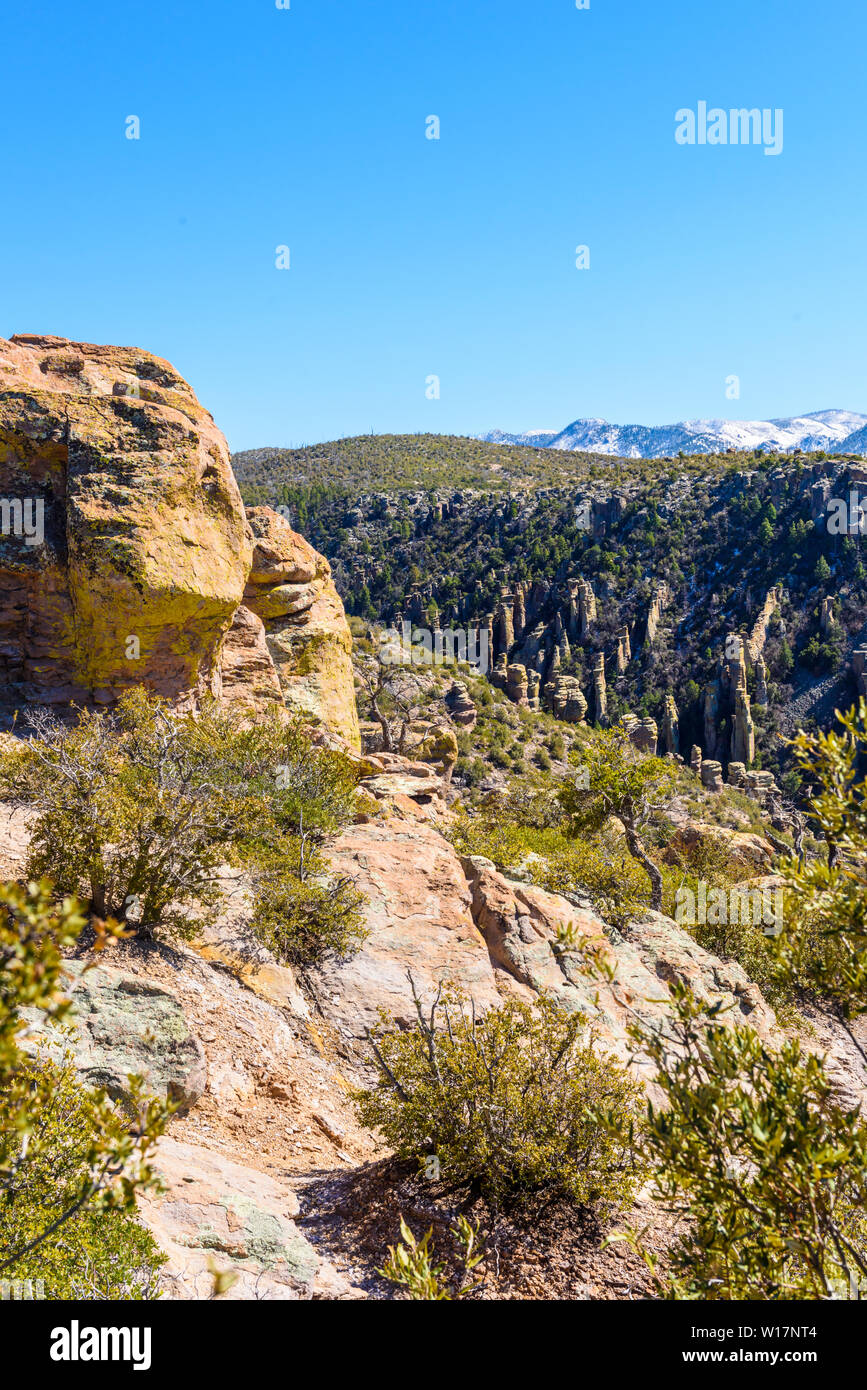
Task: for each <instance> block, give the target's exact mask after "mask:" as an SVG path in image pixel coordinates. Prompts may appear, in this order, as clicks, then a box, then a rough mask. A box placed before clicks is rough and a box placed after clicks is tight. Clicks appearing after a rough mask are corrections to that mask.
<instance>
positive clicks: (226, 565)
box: [0, 335, 251, 703]
mask: <svg viewBox="0 0 867 1390" xmlns="http://www.w3.org/2000/svg"><path fill="white" fill-rule="evenodd" d="M0 495H2V496H3V497H6V498H19V499H22V500H23V499H31V500H32V503H33V505H34V506H35V507H37V508H41V509H42V510H43V515H44V543H43V544H41V545H39V544H36V545H29V544H28V543H27V540H26V538H22V537H19V536H15V535H4V536H2V537H0V685H2V686H3V687H4V688H5V691H6V692H8V697H9V698H15V699H20V700H22V701H38V702H40V703H66V702H68V701H69V700H71V699H75V700H78V701H96V702H100V703H110V702H111V701H113V700H114V699H116V698H117V696H118V695H119V694H120V693H121V692H122V691H123V690H124V689H126V688H127V687H129V686H131V685H134V684H138V683H144V684H147V685H148V686H149V687H150V688H151V689H152V690H155V691H158V692H159V693H161V694H163V695H165V696H167V697H170V698H172V699H189V698H193V697H194V696H195V695H196V693H198V692H200V691H202V690H203V689H206V688H210V687H211V686H212V683H213V681H214V679H215V677H216V669H215V657H216V653H217V650H218V648H219V645H220V643H221V641H222V638H223V635H224V634H225V632H226V631H227V629H228V628H229V625H230V623H231V621H232V615H233V614H234V612H235V609H236V608H237V606H238V604H239V602H240V600H241V595H242V593H243V590H244V583H245V581H246V576H247V571H248V569H249V565H250V556H251V543H250V536H249V531H248V529H247V526H246V524H245V519H244V508H243V505H242V502H241V497H240V494H239V492H238V488H237V485H236V483H235V479H234V476H233V474H232V470H231V467H230V464H229V455H228V449H227V446H226V442H225V440H224V438H223V436H222V434H221V433H220V432H219V430H218V429H217V428H216V426H215V424H214V422H213V420H212V418H211V416H210V415H209V414H208V412H207V411H206V410H205V409H204V408H203V407H202V406H201V405H200V404H199V402H198V401H197V399H196V397H195V395H194V393H193V391H192V390H191V389H190V387H189V386H188V385H187V383H186V382H185V381H184V380H183V379H182V378H181V377H180V376H179V375H178V373H177V372H176V371H175V370H174V368H173V367H172V366H171V365H170V364H169V363H168V362H165V361H163V360H162V358H159V357H154V356H153V354H151V353H147V352H142V351H140V350H138V349H136V348H120V347H99V346H96V345H94V344H91V343H72V342H67V341H66V340H65V339H62V338H51V337H39V336H32V335H19V336H17V337H15V338H13V339H12V340H11V341H9V342H7V341H6V340H4V339H0ZM130 639H135V640H134V641H133V642H132V643H131V642H130Z"/></svg>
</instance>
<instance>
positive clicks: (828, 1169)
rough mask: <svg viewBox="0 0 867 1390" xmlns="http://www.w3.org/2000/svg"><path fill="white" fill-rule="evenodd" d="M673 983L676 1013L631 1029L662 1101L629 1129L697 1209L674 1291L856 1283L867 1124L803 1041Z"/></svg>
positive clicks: (691, 1212)
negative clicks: (728, 1014) (775, 1037)
mask: <svg viewBox="0 0 867 1390" xmlns="http://www.w3.org/2000/svg"><path fill="white" fill-rule="evenodd" d="M672 994H673V996H674V1012H673V1014H672V1016H671V1017H670V1019H668V1020H666V1021H665V1022H664V1023H663V1024H662V1025H661V1026H656V1027H650V1026H647V1025H642V1024H636V1025H635V1026H634V1027H633V1029H632V1037H633V1040H634V1042H635V1045H636V1047H637V1048H638V1049H639V1050H640V1052H641V1053H642V1054H643V1056H644V1057H645V1058H649V1060H650V1061H651V1063H652V1064H653V1065H654V1067H655V1068H656V1072H657V1075H656V1083H657V1085H658V1086H659V1088H660V1089H661V1091H662V1096H663V1103H662V1104H661V1105H660V1106H656V1105H653V1104H651V1105H650V1106H649V1117H648V1123H647V1126H646V1128H645V1129H644V1131H643V1135H638V1136H637V1135H636V1134H635V1132H634V1131H630V1132H628V1133H627V1132H624V1131H623V1130H621V1131H620V1134H621V1137H622V1138H623V1141H624V1142H626V1141H627V1139H628V1140H637V1142H638V1145H639V1149H640V1152H641V1153H642V1155H643V1158H644V1160H645V1161H646V1163H647V1164H648V1165H649V1167H650V1168H651V1169H652V1171H653V1175H654V1184H655V1191H654V1195H655V1196H656V1198H657V1200H658V1201H659V1202H660V1203H661V1204H662V1206H663V1207H664V1208H665V1210H666V1211H667V1212H674V1213H676V1214H677V1215H679V1216H682V1217H683V1218H685V1220H684V1224H683V1227H682V1232H681V1234H680V1236H679V1237H678V1239H677V1241H676V1243H675V1245H674V1247H673V1249H672V1250H671V1251H670V1252H669V1258H670V1262H671V1271H670V1273H668V1274H661V1273H659V1274H658V1277H659V1281H660V1285H661V1288H662V1290H663V1292H664V1293H665V1294H666V1296H667V1297H669V1298H678V1299H681V1298H687V1299H690V1298H700V1299H771V1300H775V1299H822V1298H830V1297H834V1296H836V1297H840V1296H841V1293H842V1295H843V1296H848V1295H847V1291H848V1290H849V1289H850V1287H852V1286H853V1285H854V1286H855V1287H857V1285H858V1283H859V1282H861V1283H863V1281H864V1280H865V1278H867V1126H865V1124H864V1122H863V1120H862V1119H861V1117H860V1115H859V1113H858V1111H857V1110H845V1109H844V1108H843V1107H842V1106H841V1105H840V1103H839V1101H838V1099H837V1096H836V1094H835V1090H834V1087H833V1085H832V1083H831V1081H830V1079H829V1077H828V1076H827V1074H826V1072H825V1069H824V1065H823V1063H822V1060H821V1059H820V1058H819V1057H816V1056H814V1055H812V1054H810V1053H805V1052H803V1051H802V1049H801V1046H800V1043H798V1042H797V1041H787V1042H785V1043H783V1045H782V1046H781V1047H780V1048H779V1049H777V1050H775V1051H772V1050H771V1049H769V1048H768V1047H766V1045H765V1044H764V1043H763V1042H762V1041H761V1039H760V1038H759V1037H758V1035H757V1034H756V1033H755V1031H754V1030H753V1029H752V1028H749V1027H748V1026H746V1025H744V1024H739V1023H735V1024H731V1023H727V1022H726V1021H725V1017H724V1015H722V1013H721V1006H720V1005H715V1006H713V1007H712V1008H710V1009H709V1010H705V1006H704V1005H702V1004H700V1003H698V1002H697V1001H696V1000H695V999H694V997H693V996H692V995H690V994H689V992H688V991H687V990H686V989H685V988H683V987H682V986H678V985H676V986H672ZM631 1239H632V1240H633V1241H634V1242H636V1243H637V1244H638V1245H639V1247H640V1239H638V1238H636V1237H635V1236H634V1234H633V1235H632V1236H631ZM646 1258H647V1259H648V1262H649V1263H650V1265H651V1267H652V1268H656V1263H655V1259H654V1256H653V1255H652V1254H651V1253H649V1252H648V1254H647V1256H646Z"/></svg>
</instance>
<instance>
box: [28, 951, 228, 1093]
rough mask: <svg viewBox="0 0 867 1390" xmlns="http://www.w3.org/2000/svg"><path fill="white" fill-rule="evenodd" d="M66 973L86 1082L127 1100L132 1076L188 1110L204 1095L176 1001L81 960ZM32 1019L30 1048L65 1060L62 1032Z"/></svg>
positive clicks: (201, 1066) (203, 1076)
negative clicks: (39, 1048) (59, 1034)
mask: <svg viewBox="0 0 867 1390" xmlns="http://www.w3.org/2000/svg"><path fill="white" fill-rule="evenodd" d="M65 969H66V973H67V974H68V975H69V976H70V977H71V979H72V986H71V998H72V1001H73V1006H74V1008H73V1013H72V1016H71V1020H70V1021H71V1023H72V1025H73V1030H74V1031H73V1034H72V1037H71V1040H70V1045H71V1047H72V1058H73V1061H74V1064H75V1067H76V1070H77V1071H78V1072H80V1074H81V1076H82V1079H83V1080H84V1081H86V1083H87V1084H88V1085H89V1086H102V1087H103V1088H104V1089H105V1090H106V1091H107V1092H108V1093H109V1095H111V1096H114V1097H116V1098H120V1097H123V1096H125V1095H127V1094H128V1090H129V1082H128V1079H127V1078H128V1076H129V1074H130V1073H133V1074H136V1075H139V1076H142V1077H144V1079H145V1082H146V1083H147V1088H148V1089H149V1090H151V1091H153V1092H154V1093H155V1094H158V1095H161V1096H168V1097H170V1098H171V1099H172V1100H175V1101H177V1102H178V1103H179V1104H180V1106H181V1108H182V1109H183V1110H186V1109H188V1108H189V1107H190V1106H191V1105H193V1104H195V1102H196V1101H197V1100H198V1098H199V1096H201V1095H202V1093H203V1091H204V1089H205V1085H206V1082H207V1067H206V1064H205V1057H204V1053H203V1051H202V1047H201V1044H200V1043H199V1041H198V1039H197V1038H195V1037H194V1036H193V1034H192V1033H191V1032H190V1029H189V1026H188V1024H187V1020H186V1018H185V1016H184V1010H183V1008H182V1007H181V1005H180V1004H179V1002H178V1000H177V999H176V998H175V997H174V996H173V995H171V994H169V993H168V992H167V991H166V990H164V989H161V988H160V987H159V986H157V985H151V984H148V983H147V982H146V981H144V980H141V979H139V978H138V977H137V976H135V975H128V974H125V973H124V972H123V971H121V970H116V969H115V968H114V967H113V966H108V965H99V966H96V967H94V968H93V969H89V970H86V971H85V970H84V969H83V966H82V965H81V964H80V963H79V962H78V961H68V962H67V963H66V967H65ZM27 1016H28V1019H29V1021H31V1022H32V1023H33V1024H34V1025H36V1028H35V1031H34V1033H32V1034H30V1035H28V1037H29V1041H30V1043H31V1045H34V1044H35V1042H36V1040H37V1039H39V1040H41V1041H42V1042H43V1043H44V1044H45V1045H46V1047H47V1049H48V1052H49V1055H51V1056H59V1055H60V1053H62V1051H63V1044H62V1042H61V1041H59V1040H58V1037H57V1034H56V1031H55V1030H53V1029H51V1028H46V1027H45V1026H44V1024H41V1017H42V1016H41V1015H36V1014H35V1012H34V1013H33V1015H32V1016H31V1013H30V1011H28V1012H27Z"/></svg>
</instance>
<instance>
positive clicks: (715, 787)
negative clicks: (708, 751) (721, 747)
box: [701, 758, 723, 792]
mask: <svg viewBox="0 0 867 1390" xmlns="http://www.w3.org/2000/svg"><path fill="white" fill-rule="evenodd" d="M701 780H702V784H703V785H704V786H705V787H707V789H708V791H711V792H721V791H722V789H723V775H722V763H718V762H717V761H716V760H715V759H714V758H705V759H704V760H703V762H702V765H701Z"/></svg>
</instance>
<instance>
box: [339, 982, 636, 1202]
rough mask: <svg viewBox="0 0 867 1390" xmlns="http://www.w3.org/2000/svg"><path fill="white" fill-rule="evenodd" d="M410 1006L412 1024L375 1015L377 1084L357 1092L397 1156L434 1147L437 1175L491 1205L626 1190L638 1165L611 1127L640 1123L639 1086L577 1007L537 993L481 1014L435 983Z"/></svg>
mask: <svg viewBox="0 0 867 1390" xmlns="http://www.w3.org/2000/svg"><path fill="white" fill-rule="evenodd" d="M416 1014H417V1017H416V1022H415V1024H414V1026H413V1027H411V1028H401V1027H399V1026H398V1024H397V1023H395V1022H394V1021H393V1020H389V1019H387V1018H385V1017H383V1018H382V1020H381V1022H380V1025H379V1027H378V1028H377V1029H376V1031H375V1032H374V1033H373V1035H372V1038H371V1042H372V1049H373V1055H374V1058H375V1060H376V1064H377V1069H378V1078H377V1083H376V1086H375V1087H374V1089H373V1090H370V1091H357V1092H356V1093H355V1104H356V1107H357V1110H358V1114H359V1116H360V1118H361V1120H362V1122H363V1123H364V1124H367V1125H370V1126H371V1127H373V1128H376V1129H378V1130H380V1132H381V1133H382V1135H383V1137H384V1138H385V1140H386V1142H387V1143H388V1144H389V1145H390V1146H391V1147H392V1149H394V1151H395V1153H396V1154H398V1156H399V1157H401V1158H406V1159H409V1158H415V1159H418V1160H419V1161H421V1162H423V1161H424V1158H425V1156H426V1155H430V1154H435V1155H436V1157H437V1158H438V1160H439V1163H440V1166H441V1171H442V1173H443V1175H444V1177H446V1178H447V1179H449V1180H450V1181H452V1182H454V1183H457V1184H467V1185H471V1186H472V1187H473V1188H474V1189H475V1190H477V1191H479V1192H480V1193H481V1194H482V1195H483V1196H484V1197H485V1198H486V1199H487V1200H488V1201H490V1202H491V1203H492V1204H494V1205H496V1204H501V1203H505V1202H508V1201H515V1200H520V1199H522V1198H527V1197H528V1196H530V1195H531V1194H533V1193H538V1192H545V1193H549V1194H551V1195H557V1196H561V1197H565V1198H568V1199H569V1200H570V1201H572V1202H575V1203H578V1204H581V1205H591V1204H594V1205H598V1207H599V1208H600V1209H605V1208H614V1207H617V1206H619V1205H621V1204H623V1203H628V1202H629V1201H630V1200H631V1198H632V1195H633V1193H634V1190H635V1184H636V1181H637V1179H638V1176H639V1172H638V1169H637V1168H636V1165H635V1164H634V1162H633V1160H632V1157H631V1154H630V1151H629V1146H628V1144H626V1143H624V1142H622V1141H621V1140H620V1139H618V1138H617V1137H614V1129H615V1128H616V1127H620V1128H621V1129H625V1128H627V1127H628V1126H629V1125H631V1124H634V1123H637V1121H638V1115H639V1088H638V1086H637V1085H636V1084H635V1083H634V1082H633V1081H632V1080H631V1079H630V1078H629V1076H628V1075H627V1073H626V1071H625V1070H624V1069H623V1068H622V1067H621V1066H620V1065H619V1064H618V1063H617V1062H616V1061H614V1060H613V1059H612V1058H610V1057H608V1056H606V1055H605V1054H604V1053H603V1052H602V1051H601V1050H600V1049H599V1047H598V1045H597V1044H596V1042H595V1040H594V1038H593V1036H592V1035H591V1034H590V1033H589V1032H588V1029H587V1025H586V1022H585V1021H584V1020H583V1019H582V1017H581V1016H580V1015H577V1014H568V1013H565V1012H564V1011H563V1010H562V1009H560V1008H559V1007H558V1006H557V1005H555V1004H554V1003H553V1002H551V1001H550V1000H548V999H546V998H543V999H541V1000H540V1001H539V1003H538V1004H537V1005H536V1006H535V1007H530V1005H528V1004H524V1003H520V1002H509V1003H507V1004H504V1005H502V1006H500V1007H498V1008H493V1009H490V1010H488V1012H487V1013H485V1014H484V1015H482V1016H478V1015H476V1013H475V1011H474V1010H473V1009H472V1008H471V1006H469V1005H468V1004H467V1003H466V1001H464V1000H462V999H461V998H460V997H459V996H455V995H440V994H439V993H438V995H437V998H436V999H435V1000H434V1001H433V1003H432V1004H431V1006H430V1008H429V1009H428V1010H427V1012H425V1011H424V1010H423V1008H422V1005H421V1001H420V1000H419V999H418V998H416ZM603 1115H604V1116H605V1123H604V1124H603V1123H602V1122H601V1117H602V1116H603Z"/></svg>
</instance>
